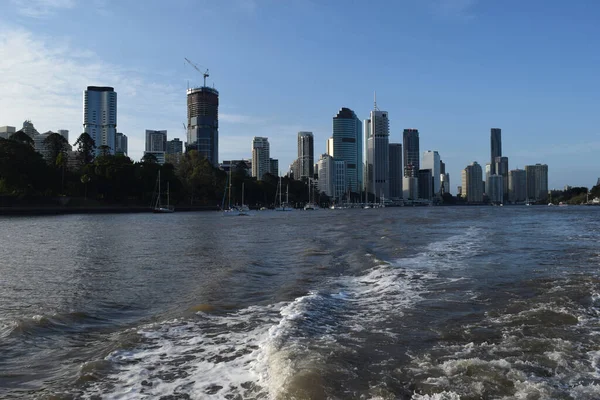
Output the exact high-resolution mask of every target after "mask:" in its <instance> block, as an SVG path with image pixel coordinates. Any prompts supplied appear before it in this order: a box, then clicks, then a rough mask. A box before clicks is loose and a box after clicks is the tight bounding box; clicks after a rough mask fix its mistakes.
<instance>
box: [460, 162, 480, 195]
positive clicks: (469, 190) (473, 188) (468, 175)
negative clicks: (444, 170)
mask: <svg viewBox="0 0 600 400" xmlns="http://www.w3.org/2000/svg"><path fill="white" fill-rule="evenodd" d="M462 197H463V198H466V200H467V201H468V202H469V203H481V202H482V201H483V180H482V177H481V166H480V165H479V164H477V161H473V163H472V164H471V165H468V166H467V167H466V168H465V169H464V170H463V171H462Z"/></svg>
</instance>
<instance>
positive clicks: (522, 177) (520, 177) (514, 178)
mask: <svg viewBox="0 0 600 400" xmlns="http://www.w3.org/2000/svg"><path fill="white" fill-rule="evenodd" d="M508 194H509V200H510V201H511V202H513V203H519V202H522V201H525V200H526V199H527V176H526V174H525V170H522V169H513V170H512V171H510V172H509V173H508Z"/></svg>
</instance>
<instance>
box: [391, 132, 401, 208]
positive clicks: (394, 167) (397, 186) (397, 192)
mask: <svg viewBox="0 0 600 400" xmlns="http://www.w3.org/2000/svg"><path fill="white" fill-rule="evenodd" d="M402 178H403V176H402V145H401V144H400V143H390V198H392V199H400V198H402V195H403V193H402Z"/></svg>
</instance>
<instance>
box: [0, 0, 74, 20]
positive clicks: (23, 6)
mask: <svg viewBox="0 0 600 400" xmlns="http://www.w3.org/2000/svg"><path fill="white" fill-rule="evenodd" d="M11 2H12V3H13V4H14V5H15V7H16V8H17V11H18V13H19V14H21V15H24V16H26V17H31V18H44V17H48V16H51V15H53V14H54V13H56V12H57V11H59V10H64V9H70V8H73V7H75V5H76V1H75V0H11Z"/></svg>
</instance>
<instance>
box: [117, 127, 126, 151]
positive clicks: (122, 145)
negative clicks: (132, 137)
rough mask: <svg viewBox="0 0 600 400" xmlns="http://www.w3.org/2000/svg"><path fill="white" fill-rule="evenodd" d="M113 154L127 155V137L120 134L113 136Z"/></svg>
mask: <svg viewBox="0 0 600 400" xmlns="http://www.w3.org/2000/svg"><path fill="white" fill-rule="evenodd" d="M115 153H116V154H123V155H127V135H124V134H123V133H121V132H117V135H116V136H115Z"/></svg>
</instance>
